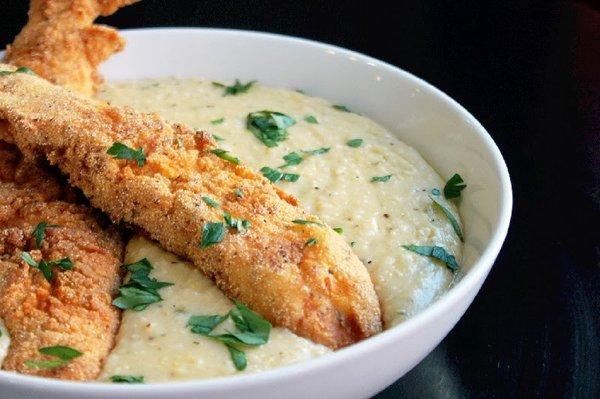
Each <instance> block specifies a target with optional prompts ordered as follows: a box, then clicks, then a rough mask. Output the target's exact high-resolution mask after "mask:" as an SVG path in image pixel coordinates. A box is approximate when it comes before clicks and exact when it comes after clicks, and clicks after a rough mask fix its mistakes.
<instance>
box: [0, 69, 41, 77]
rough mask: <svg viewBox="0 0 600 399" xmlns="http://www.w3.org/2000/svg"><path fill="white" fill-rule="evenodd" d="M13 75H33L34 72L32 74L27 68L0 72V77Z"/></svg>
mask: <svg viewBox="0 0 600 399" xmlns="http://www.w3.org/2000/svg"><path fill="white" fill-rule="evenodd" d="M14 73H24V74H26V75H33V76H36V75H35V72H33V71H32V70H31V69H29V68H27V67H19V68H17V69H16V70H14V71H0V76H6V75H12V74H14Z"/></svg>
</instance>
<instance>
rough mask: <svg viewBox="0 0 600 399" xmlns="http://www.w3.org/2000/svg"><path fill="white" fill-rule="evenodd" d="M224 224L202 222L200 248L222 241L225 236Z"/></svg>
mask: <svg viewBox="0 0 600 399" xmlns="http://www.w3.org/2000/svg"><path fill="white" fill-rule="evenodd" d="M226 232H227V230H226V229H225V225H224V224H223V223H222V222H216V223H211V222H207V223H204V226H203V227H202V238H201V239H200V248H208V247H210V246H211V245H215V244H218V243H220V242H221V241H223V238H225V233H226Z"/></svg>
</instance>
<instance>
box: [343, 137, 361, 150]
mask: <svg viewBox="0 0 600 399" xmlns="http://www.w3.org/2000/svg"><path fill="white" fill-rule="evenodd" d="M362 143H363V139H352V140H348V141H346V145H347V146H348V147H352V148H358V147H360V146H361V145H362Z"/></svg>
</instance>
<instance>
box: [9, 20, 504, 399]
mask: <svg viewBox="0 0 600 399" xmlns="http://www.w3.org/2000/svg"><path fill="white" fill-rule="evenodd" d="M119 32H120V33H121V34H122V35H123V36H124V37H125V39H129V38H133V37H136V36H144V35H148V34H150V35H151V34H156V33H162V34H183V35H186V34H201V35H206V34H219V35H225V36H231V37H236V36H238V37H239V36H244V37H249V38H254V39H262V40H265V39H266V40H273V41H287V42H290V43H294V44H297V45H304V46H309V47H313V48H316V49H321V50H334V51H336V53H337V54H339V55H341V56H348V57H355V58H356V60H357V61H359V62H362V63H368V64H369V65H371V66H376V67H379V68H383V69H384V70H387V71H388V72H392V73H393V74H396V75H400V76H401V77H402V78H403V79H407V80H409V81H411V82H412V83H414V84H417V85H419V86H420V87H421V88H422V89H425V90H428V91H429V92H430V93H431V94H433V95H435V96H437V97H438V98H439V99H441V100H442V101H444V102H445V103H446V104H447V105H449V106H450V107H451V108H452V109H453V110H454V111H456V112H458V113H459V114H460V115H461V116H462V117H463V118H464V120H465V122H466V123H468V124H470V125H471V126H472V127H473V128H474V130H475V132H476V133H477V134H478V135H479V136H480V137H481V138H482V139H483V141H484V144H485V146H486V147H487V149H488V150H489V151H490V153H491V155H492V156H493V160H494V166H495V167H496V169H497V170H498V173H499V176H498V177H499V181H500V196H499V198H498V200H499V211H498V214H499V215H498V224H497V227H496V229H495V230H494V231H493V233H492V235H491V237H490V239H489V243H488V245H487V246H486V248H485V249H484V251H483V252H482V254H481V255H480V257H479V258H478V259H477V260H476V261H475V262H474V264H473V266H472V267H471V269H470V270H469V271H468V273H466V274H465V275H464V276H463V277H462V278H461V279H460V281H458V282H457V283H456V284H455V285H454V286H453V287H452V288H451V289H450V290H449V291H448V292H446V293H445V294H444V295H442V296H441V297H440V298H439V299H437V300H436V301H435V302H434V303H432V304H431V305H429V306H428V307H427V308H425V309H424V310H423V311H421V312H420V313H418V314H417V315H415V316H413V317H411V318H409V319H408V320H406V321H405V322H403V323H401V324H398V325H396V326H394V327H392V328H390V329H389V330H385V331H382V332H381V333H379V334H377V335H375V336H373V337H370V338H368V339H366V340H364V341H361V342H358V343H356V344H353V345H351V346H348V347H346V348H343V349H340V350H338V351H336V352H334V353H330V354H327V355H324V356H321V357H318V358H315V359H310V360H307V361H302V362H299V363H294V364H290V365H286V366H282V367H278V368H275V369H272V370H265V371H260V372H255V373H248V374H242V375H233V376H226V377H218V378H210V379H202V380H188V381H167V382H157V383H147V384H143V385H142V384H139V385H123V384H110V383H105V382H98V381H91V382H81V381H62V380H56V379H51V378H44V377H36V376H28V375H23V374H18V373H14V372H8V371H3V370H0V381H2V380H4V381H6V382H8V383H10V384H13V385H20V386H29V387H32V388H33V387H35V388H37V389H39V390H48V389H52V390H57V391H61V392H64V393H65V394H69V393H81V390H82V389H84V390H86V391H94V392H97V393H103V394H113V395H121V396H123V395H132V394H142V393H147V392H150V391H152V392H153V393H155V394H158V393H160V392H159V391H156V390H157V389H159V390H164V392H165V393H169V394H176V393H178V392H183V391H188V390H190V389H195V390H205V389H209V388H210V389H217V390H218V389H224V388H227V389H231V390H234V389H236V388H238V387H246V388H248V387H250V386H252V385H256V386H258V385H263V384H265V383H266V384H268V383H269V382H272V381H276V380H279V379H285V378H287V377H291V376H300V375H303V374H307V373H312V372H318V371H319V370H325V369H327V368H330V367H334V366H335V365H340V364H343V363H346V362H348V361H351V360H352V359H354V358H358V357H360V356H361V355H362V354H365V353H367V352H370V351H372V350H375V349H380V348H382V347H384V346H387V345H389V344H390V343H392V342H393V341H396V340H398V339H402V338H403V337H406V336H409V335H411V334H412V333H414V332H416V331H418V330H419V329H420V328H422V327H423V326H424V325H426V324H428V323H430V322H431V321H432V320H434V319H436V318H439V317H440V316H441V315H442V314H443V313H444V312H445V311H446V309H449V308H451V307H453V306H455V305H456V304H458V303H459V302H460V301H463V300H465V297H468V294H469V292H471V291H473V290H474V288H475V287H476V286H477V284H479V283H480V282H483V280H484V279H485V278H486V276H487V274H488V273H489V271H490V270H491V268H492V266H493V264H494V261H495V259H496V256H497V255H498V253H499V251H500V248H501V246H502V244H503V242H504V239H505V238H506V235H507V233H508V227H509V224H510V219H511V215H512V206H513V196H512V186H511V182H510V176H509V173H508V168H507V166H506V163H505V161H504V158H503V157H502V154H501V153H500V150H499V149H498V147H497V145H496V144H495V142H494V141H493V139H492V138H491V136H490V135H489V133H488V132H487V131H486V130H485V128H484V127H483V126H482V125H481V124H480V123H479V121H477V119H475V117H474V116H472V115H471V114H470V113H469V112H468V111H467V110H466V109H465V108H464V107H463V106H461V105H460V104H459V103H458V102H457V101H455V100H453V99H452V98H451V97H450V96H448V95H447V94H446V93H444V92H443V91H441V90H440V89H438V88H436V87H435V86H433V85H431V84H429V83H428V82H426V81H425V80H423V79H421V78H418V77H417V76H415V75H413V74H412V73H410V72H407V71H405V70H403V69H401V68H399V67H397V66H394V65H392V64H389V63H387V62H385V61H381V60H378V59H376V58H373V57H371V56H368V55H365V54H362V53H359V52H357V51H353V50H349V49H345V48H343V47H339V46H336V45H333V44H328V43H324V42H319V41H316V40H311V39H305V38H300V37H294V36H287V35H283V34H277V33H268V32H260V31H253V30H243V29H223V28H198V27H154V28H136V29H122V30H120V31H119ZM125 51H126V50H125ZM1 55H3V52H0V56H1ZM478 291H479V289H477V290H476V293H477V292H478ZM461 317H462V315H461Z"/></svg>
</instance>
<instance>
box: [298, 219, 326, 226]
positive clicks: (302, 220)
mask: <svg viewBox="0 0 600 399" xmlns="http://www.w3.org/2000/svg"><path fill="white" fill-rule="evenodd" d="M292 223H296V224H303V225H306V224H316V225H317V226H323V223H319V222H313V221H312V220H304V219H294V220H292Z"/></svg>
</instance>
